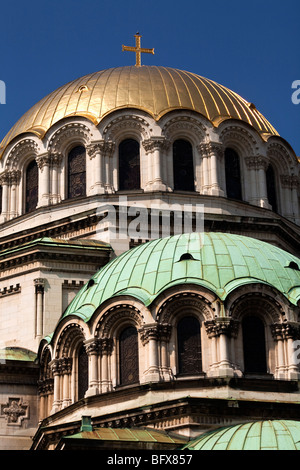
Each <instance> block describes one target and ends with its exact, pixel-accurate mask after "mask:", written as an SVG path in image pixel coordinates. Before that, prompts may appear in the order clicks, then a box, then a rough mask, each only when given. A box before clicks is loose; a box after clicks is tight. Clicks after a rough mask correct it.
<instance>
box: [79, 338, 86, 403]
mask: <svg viewBox="0 0 300 470" xmlns="http://www.w3.org/2000/svg"><path fill="white" fill-rule="evenodd" d="M87 389H88V355H87V353H86V350H85V347H84V345H83V344H82V345H81V347H80V349H79V351H78V387H77V390H78V400H80V399H81V398H84V395H85V392H86V391H87Z"/></svg>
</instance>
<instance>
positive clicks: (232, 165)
mask: <svg viewBox="0 0 300 470" xmlns="http://www.w3.org/2000/svg"><path fill="white" fill-rule="evenodd" d="M225 177H226V193H227V197H228V198H231V199H238V200H240V201H241V200H242V186H241V171H240V159H239V156H238V154H237V153H236V152H235V150H233V149H231V148H227V149H225Z"/></svg>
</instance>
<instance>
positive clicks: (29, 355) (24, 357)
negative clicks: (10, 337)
mask: <svg viewBox="0 0 300 470" xmlns="http://www.w3.org/2000/svg"><path fill="white" fill-rule="evenodd" d="M36 359H37V355H36V353H34V352H33V351H30V350H29V349H24V348H17V347H7V348H3V349H0V362H1V361H2V362H6V361H26V362H35V361H36Z"/></svg>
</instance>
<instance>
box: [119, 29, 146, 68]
mask: <svg viewBox="0 0 300 470" xmlns="http://www.w3.org/2000/svg"><path fill="white" fill-rule="evenodd" d="M134 37H135V47H131V46H124V45H122V51H131V52H135V57H136V64H135V65H136V67H140V66H141V53H142V52H145V53H147V54H154V49H145V48H142V47H141V37H142V36H141V35H140V33H136V34H135V35H134Z"/></svg>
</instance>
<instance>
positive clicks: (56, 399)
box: [49, 359, 62, 414]
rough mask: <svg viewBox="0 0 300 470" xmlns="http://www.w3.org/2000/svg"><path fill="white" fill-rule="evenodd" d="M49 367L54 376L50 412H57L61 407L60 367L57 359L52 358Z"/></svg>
mask: <svg viewBox="0 0 300 470" xmlns="http://www.w3.org/2000/svg"><path fill="white" fill-rule="evenodd" d="M49 365H50V367H51V370H52V374H53V378H54V387H53V391H54V393H53V403H52V409H51V414H54V413H57V411H59V410H60V409H61V397H62V394H61V367H60V361H59V359H54V360H53V361H51V362H50V364H49Z"/></svg>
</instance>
